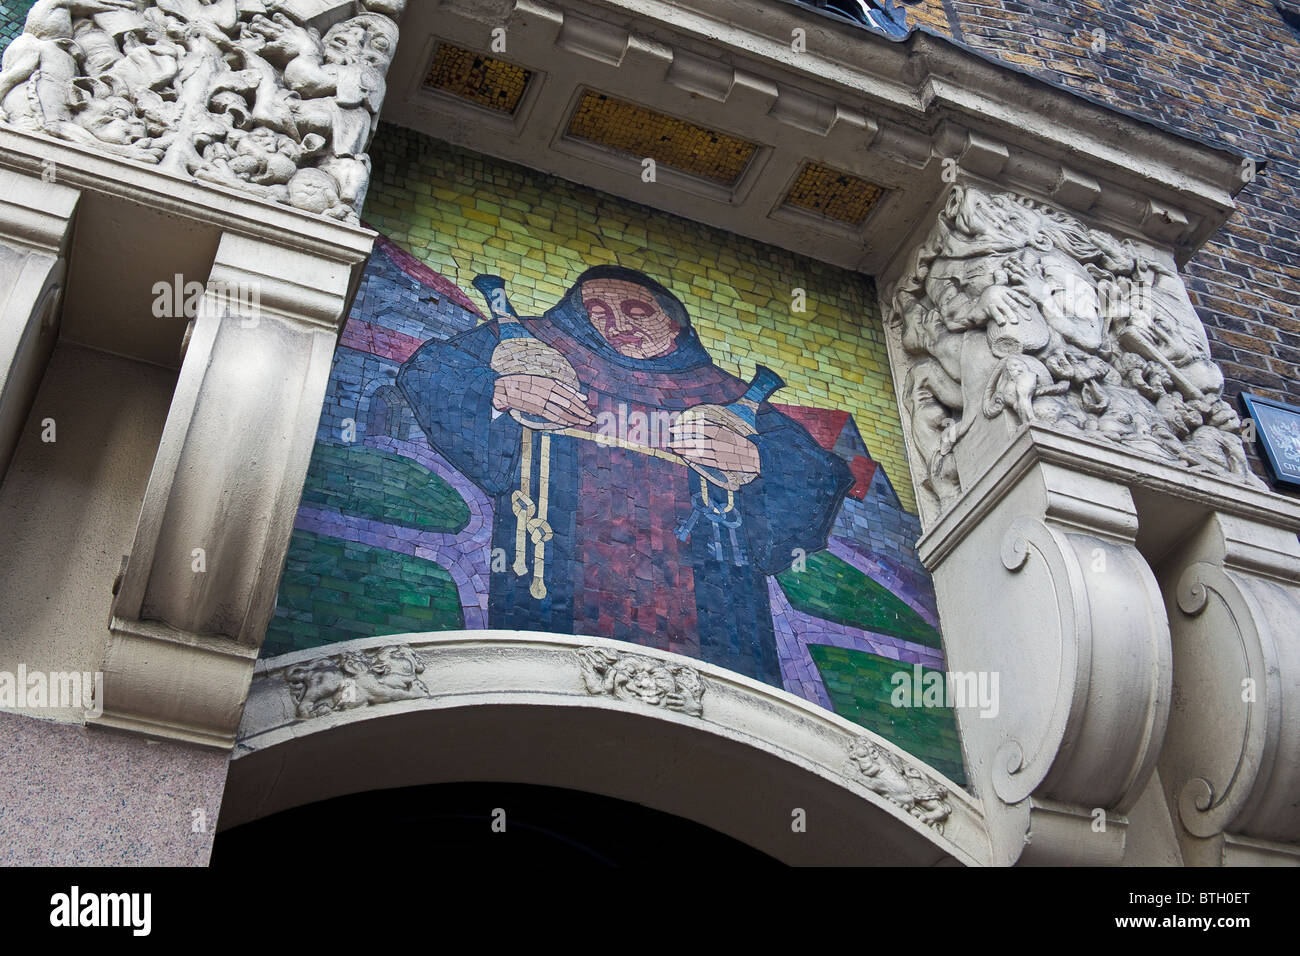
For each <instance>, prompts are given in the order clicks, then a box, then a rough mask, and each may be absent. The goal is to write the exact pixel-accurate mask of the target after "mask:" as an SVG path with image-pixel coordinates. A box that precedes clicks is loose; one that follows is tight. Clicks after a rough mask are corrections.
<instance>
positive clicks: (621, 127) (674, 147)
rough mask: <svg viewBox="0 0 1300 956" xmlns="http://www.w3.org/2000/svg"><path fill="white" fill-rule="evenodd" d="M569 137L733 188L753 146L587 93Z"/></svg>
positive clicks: (575, 112) (665, 116)
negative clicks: (651, 160) (649, 158)
mask: <svg viewBox="0 0 1300 956" xmlns="http://www.w3.org/2000/svg"><path fill="white" fill-rule="evenodd" d="M569 135H570V136H576V137H577V138H579V139H585V140H588V141H590V142H593V143H599V144H601V145H602V146H608V147H610V148H611V149H617V150H620V151H622V152H625V153H628V154H630V155H632V156H637V157H645V156H649V157H652V158H653V159H654V161H655V162H657V163H663V164H664V165H665V166H670V167H672V168H673V169H680V170H681V171H682V172H684V173H691V174H693V175H695V176H703V177H704V178H705V179H711V180H713V181H714V182H717V183H722V184H723V185H724V186H730V185H732V184H734V183H735V182H736V180H738V179H740V174H741V173H743V172H744V171H745V167H746V166H748V165H749V161H750V159H751V158H753V155H754V151H755V150H757V149H758V147H757V146H755V145H754V144H753V143H750V142H748V141H746V140H743V139H739V138H737V137H735V136H728V135H727V134H726V133H722V132H719V131H717V130H711V129H706V128H705V127H703V126H697V125H696V124H695V123H689V122H687V121H686V120H680V119H677V118H675V117H672V116H668V115H666V114H664V113H658V112H656V111H654V110H650V109H646V108H645V107H644V106H637V105H636V104H635V103H627V102H624V101H623V100H620V99H615V98H614V97H612V96H607V95H606V94H604V93H597V92H595V91H593V90H585V91H584V92H583V94H582V99H580V100H579V101H578V105H577V107H576V108H575V109H574V111H573V116H572V117H571V118H570V120H569Z"/></svg>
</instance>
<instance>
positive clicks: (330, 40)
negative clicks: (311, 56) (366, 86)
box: [323, 13, 397, 73]
mask: <svg viewBox="0 0 1300 956" xmlns="http://www.w3.org/2000/svg"><path fill="white" fill-rule="evenodd" d="M323 44H324V48H325V62H326V63H333V64H335V65H338V66H345V65H347V66H350V65H356V64H360V65H365V66H370V67H374V68H375V69H377V70H379V71H380V72H381V73H382V72H384V71H385V70H387V69H388V64H389V63H390V62H392V59H393V53H394V51H396V49H397V25H396V24H394V23H393V21H392V20H390V19H388V18H387V17H384V16H379V15H377V14H373V13H363V14H361V15H360V16H355V17H352V18H351V19H350V20H344V21H343V22H342V23H339V24H336V25H335V26H333V27H331V28H330V30H329V32H328V33H326V34H325V39H324V41H323Z"/></svg>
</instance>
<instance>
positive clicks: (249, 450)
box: [100, 233, 351, 747]
mask: <svg viewBox="0 0 1300 956" xmlns="http://www.w3.org/2000/svg"><path fill="white" fill-rule="evenodd" d="M350 274H351V271H350V266H349V264H347V263H343V262H334V261H331V260H327V259H322V258H319V257H316V256H312V255H308V254H306V253H302V252H297V251H293V250H289V249H286V248H282V247H278V246H272V245H270V244H268V243H265V242H260V241H257V240H253V239H249V238H246V237H241V236H236V235H232V234H229V233H227V234H226V235H224V236H223V237H222V240H221V243H220V246H219V247H218V250H217V256H216V261H215V263H214V265H213V268H212V272H211V275H210V277H209V280H208V286H207V291H206V293H205V296H204V299H203V302H202V305H201V307H200V309H199V314H198V316H197V319H196V321H195V324H194V327H193V330H192V333H191V335H190V338H189V342H188V346H187V348H186V352H185V357H184V361H183V364H182V366H181V372H180V378H179V380H178V382H177V385H176V392H175V394H174V396H173V399H172V405H171V409H170V411H169V413H168V416H167V423H166V425H165V426H164V430H163V436H162V440H161V443H160V445H159V449H158V455H157V458H156V460H155V462H154V468H153V472H152V474H151V475H150V479H149V485H148V489H147V490H146V492H145V500H144V504H143V507H142V509H141V513H140V522H139V525H138V527H137V529H136V536H135V541H134V544H133V546H132V550H131V554H130V555H129V558H128V560H127V562H126V564H125V567H124V569H123V572H122V575H121V576H120V579H119V581H118V584H117V587H116V598H115V600H114V603H113V611H112V621H111V624H110V638H109V643H108V649H107V653H106V657H105V664H104V668H103V669H104V672H105V678H104V693H105V700H104V716H103V717H102V718H101V719H100V723H104V724H108V725H112V726H119V727H126V728H130V729H135V730H140V731H143V732H147V733H151V734H157V735H161V736H168V737H176V738H179V739H184V740H190V741H194V742H198V743H205V744H210V745H216V746H226V747H228V746H231V745H232V744H233V742H234V735H235V731H236V729H237V728H238V724H239V715H240V711H241V709H242V707H243V702H244V699H245V697H246V695H247V692H248V684H249V681H250V679H251V676H252V670H253V665H254V662H255V660H256V657H257V651H258V647H259V646H260V644H261V642H262V639H263V637H264V635H265V631H266V626H267V623H268V622H269V620H270V618H271V615H272V613H273V612H274V608H275V590H276V586H277V583H278V579H279V573H280V570H281V567H282V566H283V562H284V556H285V553H286V550H287V548H288V543H289V535H290V533H291V531H292V524H293V515H294V513H295V512H296V510H297V504H298V498H299V496H300V494H301V490H302V485H303V481H304V480H305V478H306V473H307V465H308V461H309V459H310V456H311V449H312V445H313V442H314V440H315V436H316V426H317V423H318V422H319V419H320V410H321V404H322V402H323V400H324V395H325V388H326V385H327V382H328V377H329V371H330V366H331V361H332V357H333V353H334V346H335V342H336V340H337V332H338V328H339V324H340V323H341V322H342V320H343V317H344V315H345V311H346V303H347V297H348V288H349V281H350Z"/></svg>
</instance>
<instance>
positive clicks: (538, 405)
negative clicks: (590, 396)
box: [492, 375, 596, 427]
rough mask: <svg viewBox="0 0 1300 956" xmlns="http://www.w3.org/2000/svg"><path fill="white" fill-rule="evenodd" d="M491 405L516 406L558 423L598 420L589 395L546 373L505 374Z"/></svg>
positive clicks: (504, 408)
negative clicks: (588, 398) (590, 407)
mask: <svg viewBox="0 0 1300 956" xmlns="http://www.w3.org/2000/svg"><path fill="white" fill-rule="evenodd" d="M492 407H493V408H496V409H498V410H499V411H503V412H506V411H510V410H511V409H513V410H515V411H519V412H523V413H524V414H525V415H531V416H535V417H537V418H544V419H546V420H547V421H551V422H555V423H556V424H559V425H571V426H584V427H585V426H590V425H594V424H596V416H595V415H593V414H592V413H591V409H589V408H588V407H587V396H586V395H583V394H582V393H581V392H577V391H574V390H573V389H571V388H569V386H567V385H565V384H564V383H563V382H557V381H556V380H555V379H553V378H547V377H546V376H544V375H502V376H501V377H500V378H498V379H497V381H496V388H495V389H494V390H493V392H492Z"/></svg>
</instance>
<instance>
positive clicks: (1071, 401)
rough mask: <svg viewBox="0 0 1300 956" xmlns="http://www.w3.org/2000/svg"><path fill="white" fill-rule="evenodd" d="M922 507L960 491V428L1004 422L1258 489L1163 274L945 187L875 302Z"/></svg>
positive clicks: (1061, 223)
mask: <svg viewBox="0 0 1300 956" xmlns="http://www.w3.org/2000/svg"><path fill="white" fill-rule="evenodd" d="M889 305H890V308H889V311H890V319H891V321H892V322H894V323H895V324H896V327H897V328H898V330H899V333H900V340H901V343H902V346H903V350H904V352H905V354H906V368H905V370H904V371H903V389H902V398H903V406H904V410H905V411H906V413H907V418H908V422H907V427H908V429H909V432H910V433H911V437H912V441H913V447H914V448H915V449H916V451H917V452H918V454H919V455H920V457H921V459H922V461H923V463H924V476H923V478H922V481H921V485H922V487H923V493H926V494H929V495H930V496H931V500H932V502H933V503H935V504H938V505H939V506H940V507H942V506H944V505H946V504H947V503H948V502H950V501H951V500H953V499H954V498H955V497H956V495H957V494H958V493H959V492H960V491H961V487H960V482H959V481H958V479H957V469H956V462H955V457H954V456H955V453H956V449H957V447H958V445H959V443H960V442H961V441H962V439H963V438H964V437H965V435H966V434H967V433H968V432H969V430H970V429H971V427H972V426H973V425H974V424H975V423H976V422H977V421H978V420H980V418H981V417H984V418H994V417H997V416H1000V415H1003V414H1010V415H1012V416H1013V420H1014V421H1015V422H1016V423H1018V424H1021V423H1025V422H1038V423H1040V424H1045V425H1047V426H1049V427H1054V428H1058V429H1060V430H1062V431H1067V432H1072V433H1075V434H1080V435H1085V436H1088V437H1091V438H1102V439H1105V440H1109V441H1114V442H1116V443H1118V444H1121V445H1124V446H1125V447H1126V448H1129V449H1130V450H1132V451H1135V452H1138V453H1140V454H1144V455H1150V456H1153V457H1156V458H1160V459H1163V460H1165V461H1172V462H1177V463H1180V464H1182V465H1185V466H1186V467H1188V468H1191V469H1193V470H1195V471H1201V472H1207V473H1210V474H1218V475H1222V476H1225V477H1230V478H1233V479H1236V480H1238V481H1241V482H1244V483H1247V484H1252V485H1255V486H1259V485H1260V483H1259V480H1258V479H1257V478H1255V476H1254V475H1253V474H1252V473H1251V471H1250V469H1249V466H1248V465H1247V462H1246V457H1245V451H1244V449H1243V447H1242V443H1241V439H1240V435H1239V430H1240V427H1241V422H1240V419H1239V418H1237V416H1236V414H1235V413H1234V412H1233V411H1232V409H1231V407H1230V406H1229V405H1228V404H1227V403H1226V402H1225V401H1223V398H1222V388H1223V376H1222V374H1221V373H1220V372H1219V370H1218V368H1217V367H1216V366H1215V365H1214V362H1213V361H1212V360H1211V358H1210V352H1209V343H1208V341H1207V340H1206V337H1205V331H1204V329H1203V327H1202V326H1201V323H1200V320H1199V319H1198V318H1197V316H1196V312H1195V310H1194V309H1193V308H1192V304H1191V301H1190V300H1189V299H1188V297H1187V292H1186V289H1185V288H1184V287H1183V284H1182V282H1181V280H1180V279H1179V278H1178V276H1177V274H1176V273H1175V272H1174V271H1173V270H1171V269H1169V268H1167V267H1165V266H1163V265H1161V264H1159V263H1156V262H1152V261H1149V260H1148V259H1147V258H1146V256H1145V255H1144V254H1143V253H1142V252H1141V251H1140V250H1139V249H1138V248H1137V247H1136V246H1135V244H1134V243H1132V242H1131V241H1128V240H1119V239H1116V238H1115V237H1113V236H1109V235H1107V234H1105V233H1103V232H1100V231H1098V230H1093V229H1089V228H1087V227H1086V226H1084V225H1083V224H1082V223H1080V222H1079V221H1078V220H1076V219H1074V218H1073V217H1071V216H1069V215H1066V214H1065V213H1062V212H1060V211H1058V210H1055V209H1051V208H1050V207H1047V206H1043V205H1040V204H1037V203H1034V202H1031V201H1029V200H1027V199H1023V198H1020V197H1017V196H1014V195H1011V194H1009V193H1001V194H992V193H989V192H986V191H984V190H983V189H980V188H976V187H973V186H965V185H959V186H957V187H955V188H954V190H953V192H952V194H951V195H950V197H949V199H948V202H947V203H946V205H945V208H944V210H943V213H942V214H941V215H940V217H939V220H938V222H937V223H936V224H935V227H934V229H933V231H932V232H931V235H930V236H929V238H928V239H927V240H926V242H925V243H924V244H923V245H922V247H921V248H920V250H919V251H918V253H917V255H916V259H915V266H914V269H913V270H912V272H911V273H910V275H908V276H907V277H906V278H905V279H904V280H903V281H902V282H901V283H900V284H899V285H898V286H897V287H896V288H895V290H894V291H893V293H892V295H891V296H890V303H889Z"/></svg>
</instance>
